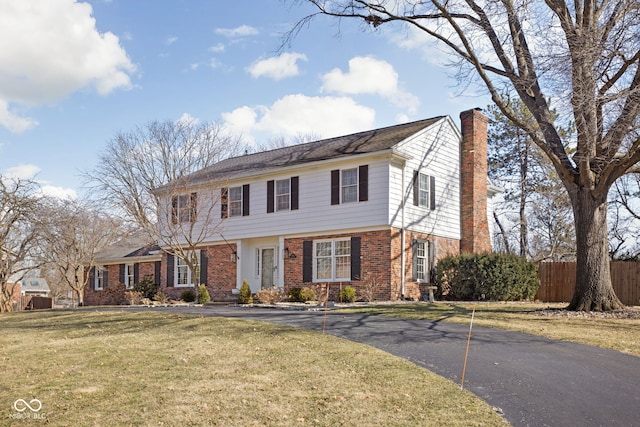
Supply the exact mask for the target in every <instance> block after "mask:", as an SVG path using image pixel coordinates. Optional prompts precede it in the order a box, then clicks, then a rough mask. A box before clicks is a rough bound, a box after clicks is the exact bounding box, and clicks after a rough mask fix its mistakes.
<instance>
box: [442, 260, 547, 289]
mask: <svg viewBox="0 0 640 427" xmlns="http://www.w3.org/2000/svg"><path fill="white" fill-rule="evenodd" d="M437 283H438V296H439V297H441V298H445V299H451V300H461V301H476V300H485V299H486V300H493V301H520V300H531V299H533V297H534V296H535V295H536V292H537V291H538V286H539V285H540V282H539V280H538V273H537V267H536V265H535V264H533V263H530V262H528V261H527V260H526V259H524V258H521V257H518V256H515V255H503V254H491V253H490V254H462V255H458V256H447V257H445V258H442V259H441V260H440V261H438V267H437Z"/></svg>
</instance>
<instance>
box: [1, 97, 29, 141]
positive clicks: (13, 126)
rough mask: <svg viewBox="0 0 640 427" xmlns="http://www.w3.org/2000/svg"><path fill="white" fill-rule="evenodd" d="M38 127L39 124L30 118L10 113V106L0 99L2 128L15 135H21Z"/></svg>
mask: <svg viewBox="0 0 640 427" xmlns="http://www.w3.org/2000/svg"><path fill="white" fill-rule="evenodd" d="M37 125H38V122H37V121H36V120H34V119H31V118H29V117H20V116H19V115H17V114H14V113H12V112H11V111H9V106H8V105H7V103H6V102H5V101H3V100H2V99H0V126H3V127H5V128H7V129H9V130H10V131H11V132H13V133H21V132H24V131H26V130H29V129H31V128H33V127H35V126H37Z"/></svg>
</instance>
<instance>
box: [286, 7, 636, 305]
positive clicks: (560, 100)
mask: <svg viewBox="0 0 640 427" xmlns="http://www.w3.org/2000/svg"><path fill="white" fill-rule="evenodd" d="M303 2H304V3H311V4H312V5H313V6H314V7H315V11H314V13H312V14H310V15H308V16H307V17H305V18H303V19H301V20H300V21H299V22H298V23H297V25H296V26H295V28H294V29H293V30H292V33H295V32H296V31H299V30H300V29H301V28H303V27H304V26H305V25H307V24H308V23H309V21H310V20H312V19H313V18H314V17H316V16H319V15H329V16H332V17H337V18H356V19H360V20H361V21H362V22H365V23H367V24H370V25H371V26H373V27H375V28H378V27H381V26H382V27H386V26H388V25H389V24H391V23H394V22H395V23H400V24H404V25H408V26H409V27H411V28H412V29H415V30H417V31H419V32H422V34H424V36H425V37H429V38H431V39H432V40H435V41H437V42H439V43H440V45H441V46H443V47H445V48H446V49H447V50H448V52H450V53H451V54H452V55H453V56H454V57H455V59H456V61H457V66H459V67H460V68H459V71H461V72H460V73H459V74H458V77H461V76H465V75H468V76H471V75H473V76H475V77H476V78H478V79H479V80H480V81H481V83H482V84H483V85H484V87H485V88H486V89H487V90H488V92H489V93H490V94H491V97H492V100H493V102H494V103H495V104H496V105H497V106H498V108H500V110H501V111H502V113H503V114H504V115H505V116H507V117H509V119H511V120H512V121H513V122H514V123H516V124H517V125H518V126H519V127H520V128H521V129H523V130H525V131H526V132H527V133H528V134H529V136H530V137H531V138H532V140H533V141H534V142H535V144H536V145H537V146H538V147H540V149H541V150H542V151H543V152H544V153H545V154H546V155H547V156H548V157H549V159H550V160H551V162H552V163H553V166H554V168H555V169H556V171H557V173H558V175H559V177H560V179H561V180H562V183H563V185H564V187H565V188H566V190H567V192H568V194H569V198H570V200H571V205H572V209H573V214H574V220H575V228H576V244H577V245H576V258H577V262H578V264H577V269H576V270H577V271H576V287H575V291H574V295H573V298H572V300H571V303H570V304H569V309H572V310H595V311H600V310H603V311H604V310H612V309H619V308H622V307H623V305H622V303H621V302H620V300H619V299H618V297H617V296H616V294H615V292H614V290H613V286H612V284H611V274H610V270H609V256H608V249H609V248H608V235H607V194H608V193H609V189H610V188H611V186H612V185H613V183H614V182H615V181H616V180H617V179H618V178H620V177H621V176H623V175H625V174H628V173H632V172H638V167H637V166H636V164H637V163H638V162H639V161H640V132H639V130H640V126H639V125H640V123H639V122H640V120H639V112H640V67H639V66H638V65H639V63H640V2H638V0H617V1H614V0H583V1H575V0H574V1H566V0H544V1H541V0H489V1H477V0H446V1H440V0H428V1H427V0H377V1H364V0H304V1H303ZM465 71H472V73H466V74H465ZM505 91H507V92H514V93H517V95H518V97H519V99H520V100H521V101H522V103H523V104H524V105H525V106H526V108H527V109H528V110H529V112H530V113H531V115H532V116H533V118H534V123H535V126H532V125H531V124H530V123H528V122H524V121H522V120H521V119H520V117H519V116H518V115H517V114H514V111H513V109H512V105H511V104H510V103H509V102H508V100H505V99H503V98H502V97H501V96H500V95H501V93H504V92H505ZM550 100H552V101H553V102H554V103H555V104H556V108H557V109H558V112H559V114H560V117H562V115H563V114H566V115H569V114H570V115H571V117H570V119H571V120H572V121H573V122H574V123H575V126H576V141H575V144H574V148H575V153H574V154H573V155H570V154H569V153H568V152H567V150H566V148H565V147H566V146H567V144H565V142H566V141H563V139H562V135H561V132H560V131H559V126H558V123H557V122H556V116H555V115H554V114H553V108H552V106H551V105H550ZM567 118H568V117H567Z"/></svg>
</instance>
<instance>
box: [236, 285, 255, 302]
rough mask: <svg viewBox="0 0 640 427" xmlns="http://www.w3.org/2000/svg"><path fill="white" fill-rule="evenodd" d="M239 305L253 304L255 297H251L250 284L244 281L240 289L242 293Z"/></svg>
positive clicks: (239, 295) (239, 297)
mask: <svg viewBox="0 0 640 427" xmlns="http://www.w3.org/2000/svg"><path fill="white" fill-rule="evenodd" d="M238 303H240V304H252V303H253V296H251V288H250V287H249V282H247V281H246V280H243V281H242V286H241V287H240V293H239V294H238Z"/></svg>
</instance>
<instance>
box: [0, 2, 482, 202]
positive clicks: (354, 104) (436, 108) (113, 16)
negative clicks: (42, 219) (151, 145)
mask: <svg viewBox="0 0 640 427" xmlns="http://www.w3.org/2000/svg"><path fill="white" fill-rule="evenodd" d="M312 11H313V9H311V8H310V6H309V5H305V4H304V2H297V1H292V0H288V1H282V0H234V1H211V0H155V1H153V2H149V1H145V0H88V1H74V0H20V1H15V0H0V39H2V40H5V41H7V40H8V41H10V42H9V43H6V42H3V43H2V45H1V46H0V174H2V175H4V176H10V177H20V178H30V179H35V180H36V181H37V182H38V183H39V184H40V186H41V187H42V189H43V191H44V192H45V193H47V194H50V195H56V196H59V197H83V195H85V192H86V189H85V186H84V183H83V179H82V177H81V173H82V172H83V171H87V170H92V171H93V170H96V168H99V164H98V158H99V155H100V153H101V152H102V151H103V150H104V148H105V147H106V144H107V143H108V141H109V140H110V139H111V138H113V137H114V136H115V135H116V134H117V133H118V132H127V131H131V130H133V129H134V128H135V127H137V126H144V125H145V124H147V123H149V122H152V121H156V120H160V121H162V120H179V119H180V118H182V117H191V118H194V119H197V120H200V121H211V122H218V123H220V124H223V125H225V126H227V127H228V128H229V130H230V131H231V132H233V133H234V134H237V135H241V136H242V137H243V139H244V140H245V141H246V143H247V144H248V145H260V144H264V143H266V142H267V141H269V140H270V139H274V138H282V137H284V138H295V137H297V136H300V135H309V134H312V135H316V136H318V137H332V136H339V135H346V134H350V133H353V132H359V131H363V130H369V129H374V128H378V127H384V126H391V125H394V124H398V123H404V122H407V121H413V120H420V119H424V118H430V117H435V116H441V115H450V116H451V117H452V119H453V120H454V121H455V122H456V123H459V114H460V112H461V111H464V110H467V109H469V108H475V107H481V108H483V107H486V106H487V105H488V104H489V102H490V100H489V98H488V97H487V96H485V95H484V94H482V93H477V92H474V91H473V90H472V89H470V88H465V87H461V86H459V85H458V84H457V82H456V80H455V79H454V77H453V76H454V71H453V70H452V69H450V68H447V67H446V66H445V65H444V63H445V60H446V58H445V56H444V55H443V53H442V52H440V51H439V50H438V49H437V47H435V46H434V45H433V44H431V43H429V42H427V40H426V39H425V37H424V35H422V34H419V33H415V32H411V31H409V30H407V29H402V28H401V27H390V28H389V29H385V28H384V26H382V27H380V28H379V29H378V30H376V31H374V30H372V29H370V28H366V27H364V26H363V25H362V24H361V23H359V22H357V21H355V20H346V21H345V20H343V21H337V20H336V19H335V18H329V17H318V18H317V19H315V20H314V21H313V22H312V23H311V24H310V25H309V26H305V27H304V28H302V29H301V31H300V32H299V33H298V34H297V35H296V37H294V38H293V39H292V40H291V41H290V42H289V43H284V40H285V39H284V34H286V32H287V31H288V30H290V29H291V28H293V26H294V24H295V23H296V22H298V21H299V20H300V19H301V18H302V17H304V16H306V15H307V14H309V13H310V12H312Z"/></svg>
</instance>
